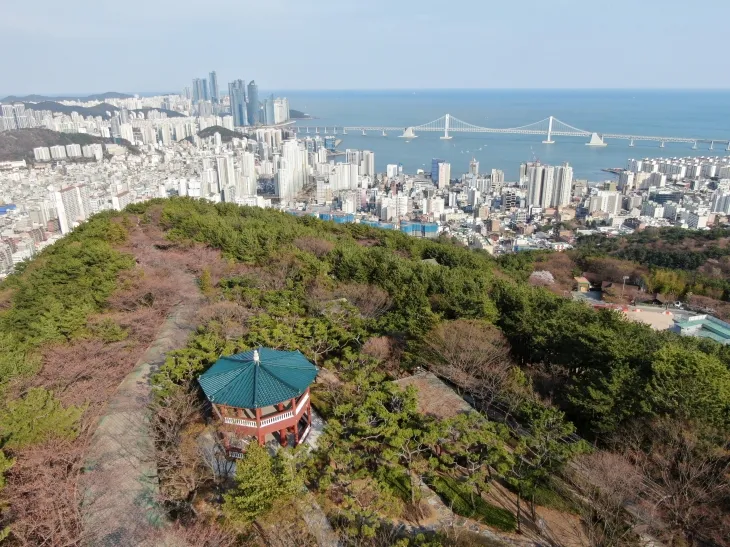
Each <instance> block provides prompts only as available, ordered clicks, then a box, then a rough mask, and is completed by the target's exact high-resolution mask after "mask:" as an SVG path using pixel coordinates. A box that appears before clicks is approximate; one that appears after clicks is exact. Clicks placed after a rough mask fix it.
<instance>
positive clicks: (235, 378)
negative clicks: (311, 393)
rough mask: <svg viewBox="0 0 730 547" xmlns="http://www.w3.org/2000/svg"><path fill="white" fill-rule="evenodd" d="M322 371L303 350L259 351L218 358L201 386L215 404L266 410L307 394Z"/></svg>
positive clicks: (202, 380)
mask: <svg viewBox="0 0 730 547" xmlns="http://www.w3.org/2000/svg"><path fill="white" fill-rule="evenodd" d="M317 373H318V369H317V367H315V366H314V365H313V364H312V363H310V362H309V361H308V360H307V358H306V357H304V355H302V354H301V352H299V351H279V350H275V349H269V348H261V347H260V348H258V349H254V350H250V351H246V352H243V353H237V354H235V355H230V356H227V357H221V358H220V359H218V360H217V361H216V362H215V363H214V364H213V366H212V367H210V368H209V369H208V370H207V371H206V372H204V373H203V374H201V375H200V377H199V378H198V383H200V387H202V388H203V392H204V393H205V396H206V397H207V398H208V400H209V401H210V402H211V403H215V404H219V405H226V406H231V407H236V408H263V407H266V406H269V405H275V404H277V403H281V402H284V401H288V400H289V399H292V398H294V397H298V396H300V395H301V394H302V393H304V392H305V391H306V390H307V388H308V387H309V386H310V384H311V383H312V382H313V381H314V379H315V378H316V377H317Z"/></svg>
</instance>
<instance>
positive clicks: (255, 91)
mask: <svg viewBox="0 0 730 547" xmlns="http://www.w3.org/2000/svg"><path fill="white" fill-rule="evenodd" d="M259 110H260V104H259V86H258V85H256V82H255V81H254V80H251V81H250V82H249V83H248V125H256V124H257V123H259V122H260V121H261V120H260V114H259Z"/></svg>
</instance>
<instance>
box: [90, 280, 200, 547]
mask: <svg viewBox="0 0 730 547" xmlns="http://www.w3.org/2000/svg"><path fill="white" fill-rule="evenodd" d="M185 282H186V283H189V284H191V285H192V287H185V288H183V287H181V289H183V290H181V294H182V295H183V298H185V296H184V295H196V296H189V297H187V298H185V299H184V300H183V301H181V302H179V303H178V304H177V305H176V306H175V307H174V308H173V311H172V312H171V313H170V315H169V316H168V318H167V320H166V321H165V323H164V325H163V326H162V328H161V330H160V332H159V333H158V336H157V339H156V340H155V341H154V342H153V343H152V344H151V345H150V346H149V347H148V348H147V351H146V352H145V353H144V355H142V357H141V359H140V360H139V362H138V363H137V366H136V367H135V368H134V370H133V371H132V372H131V373H129V375H127V377H126V378H125V379H124V380H123V381H122V383H121V384H120V386H119V388H118V390H117V392H116V394H115V395H114V397H113V398H112V400H111V401H110V402H109V404H108V406H107V408H106V412H105V414H104V416H102V418H101V420H100V422H99V425H98V427H97V429H96V431H95V433H94V436H93V438H92V440H91V445H90V447H89V450H88V452H87V456H86V462H85V464H86V472H85V474H84V476H83V478H82V479H83V480H82V485H83V502H82V509H81V511H82V518H83V523H84V544H85V545H89V546H93V547H112V546H122V545H123V546H130V545H140V546H145V545H154V544H159V541H160V535H159V530H160V528H161V527H163V526H164V525H165V524H166V520H165V517H164V515H163V512H162V511H161V509H160V508H159V507H158V505H157V502H156V500H157V494H158V483H157V466H156V463H155V450H154V445H153V441H152V436H151V434H150V431H149V410H148V406H149V403H150V398H151V386H150V380H151V376H152V374H154V372H155V371H156V370H157V368H158V367H159V366H160V365H161V364H162V363H164V360H165V355H166V354H167V352H169V351H171V350H173V349H176V348H179V347H181V346H182V345H184V344H185V341H186V340H187V337H188V335H189V334H190V332H192V330H193V329H194V327H195V325H194V317H195V312H196V310H197V309H198V307H199V306H200V305H201V303H202V297H201V296H199V295H198V290H197V287H195V286H194V283H195V281H194V279H193V277H192V276H187V279H186V280H185ZM185 289H188V290H185ZM190 289H193V290H190Z"/></svg>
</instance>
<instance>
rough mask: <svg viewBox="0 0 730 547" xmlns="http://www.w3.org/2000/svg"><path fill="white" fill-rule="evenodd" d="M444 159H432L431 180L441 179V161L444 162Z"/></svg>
mask: <svg viewBox="0 0 730 547" xmlns="http://www.w3.org/2000/svg"><path fill="white" fill-rule="evenodd" d="M443 162H444V160H441V159H438V158H433V159H431V180H432V181H434V182H438V180H439V163H443Z"/></svg>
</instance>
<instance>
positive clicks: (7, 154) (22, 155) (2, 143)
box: [0, 127, 138, 163]
mask: <svg viewBox="0 0 730 547" xmlns="http://www.w3.org/2000/svg"><path fill="white" fill-rule="evenodd" d="M111 142H113V140H112V139H106V138H104V137H96V136H94V135H87V134H86V133H59V132H57V131H51V130H50V129H43V128H40V127H37V128H34V129H14V130H11V131H1V132H0V161H16V160H22V159H24V160H26V161H28V162H30V163H34V156H33V149H34V148H37V147H39V146H55V145H58V144H61V145H64V146H65V145H67V144H80V145H82V146H83V145H86V144H93V143H111ZM116 142H117V143H118V144H122V145H124V146H126V147H127V148H128V149H129V150H130V151H131V152H132V153H138V150H137V149H136V148H135V147H134V146H132V145H131V144H130V143H129V142H128V141H126V140H124V139H116Z"/></svg>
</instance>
